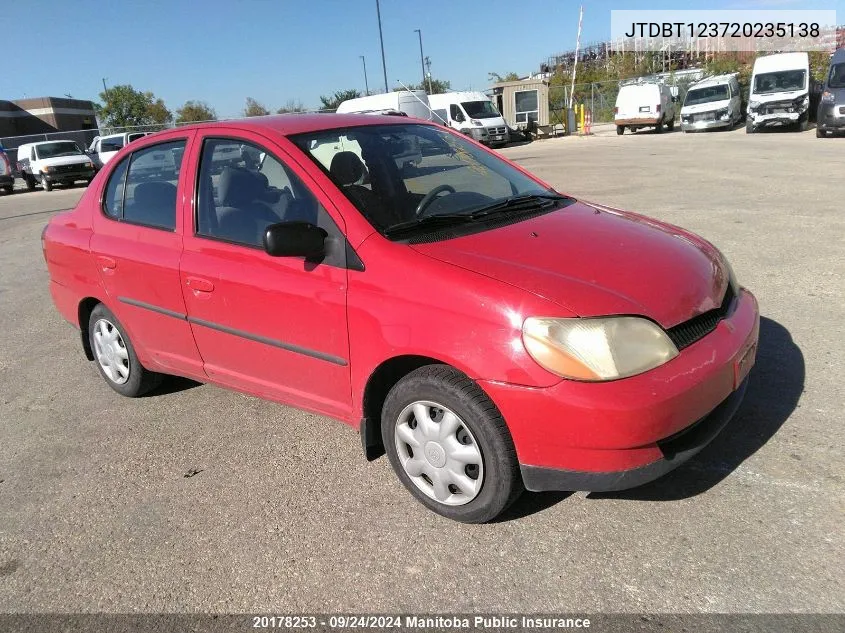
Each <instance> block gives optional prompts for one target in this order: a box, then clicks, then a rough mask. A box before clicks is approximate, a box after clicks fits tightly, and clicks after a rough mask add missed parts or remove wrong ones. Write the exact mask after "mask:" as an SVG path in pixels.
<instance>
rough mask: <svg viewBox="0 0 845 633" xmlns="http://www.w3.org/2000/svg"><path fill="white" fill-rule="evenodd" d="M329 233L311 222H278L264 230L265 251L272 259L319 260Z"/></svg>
mask: <svg viewBox="0 0 845 633" xmlns="http://www.w3.org/2000/svg"><path fill="white" fill-rule="evenodd" d="M326 237H328V233H326V231H325V230H324V229H321V228H320V227H319V226H315V225H313V224H311V223H310V222H278V223H276V224H271V225H270V226H268V227H267V228H266V229H265V230H264V250H265V251H266V252H267V254H268V255H271V256H272V257H305V258H306V259H319V258H320V257H322V256H323V255H325V253H326Z"/></svg>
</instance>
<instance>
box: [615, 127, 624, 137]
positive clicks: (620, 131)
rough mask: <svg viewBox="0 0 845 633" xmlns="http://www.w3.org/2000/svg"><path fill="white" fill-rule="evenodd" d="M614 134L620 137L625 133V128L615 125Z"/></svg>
mask: <svg viewBox="0 0 845 633" xmlns="http://www.w3.org/2000/svg"><path fill="white" fill-rule="evenodd" d="M616 133H617V134H618V135H619V136H622V135H623V134H624V133H625V126H624V125H617V126H616Z"/></svg>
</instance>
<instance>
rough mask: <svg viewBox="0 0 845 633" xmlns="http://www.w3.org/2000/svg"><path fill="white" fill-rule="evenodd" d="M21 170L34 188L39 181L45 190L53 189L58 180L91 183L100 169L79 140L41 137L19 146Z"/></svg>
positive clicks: (27, 186) (64, 182) (26, 181)
mask: <svg viewBox="0 0 845 633" xmlns="http://www.w3.org/2000/svg"><path fill="white" fill-rule="evenodd" d="M18 173H20V175H21V178H23V180H24V182H25V183H26V188H27V189H29V190H30V191H32V190H33V189H35V183H36V182H39V181H40V182H41V188H42V189H44V191H52V189H53V185H54V184H57V183H60V184H63V185H71V184H73V183H74V182H76V181H77V180H84V181H85V182H87V183H90V182H91V180H92V179H93V178H94V174H95V173H96V172H95V170H94V164H93V163H92V162H91V159H90V158H88V156H86V155H85V152H83V151H82V150H81V149H80V148H79V145H77V144H76V142H75V141H41V142H39V143H24V144H23V145H21V146H20V147H18Z"/></svg>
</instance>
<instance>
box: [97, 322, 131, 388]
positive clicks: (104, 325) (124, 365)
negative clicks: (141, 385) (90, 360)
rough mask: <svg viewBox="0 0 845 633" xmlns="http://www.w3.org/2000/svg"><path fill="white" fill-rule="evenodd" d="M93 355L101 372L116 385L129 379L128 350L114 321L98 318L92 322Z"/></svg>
mask: <svg viewBox="0 0 845 633" xmlns="http://www.w3.org/2000/svg"><path fill="white" fill-rule="evenodd" d="M93 339H94V355H95V356H96V357H97V362H98V363H100V367H102V368H103V373H104V374H105V375H106V376H107V377H108V379H109V380H111V381H112V382H113V383H115V384H116V385H122V384H123V383H125V382H126V381H127V380H129V350H128V349H126V344H125V343H124V342H123V337H122V336H121V335H120V332H119V331H118V329H117V328H116V327H115V326H114V323H111V322H110V321H107V320H106V319H98V320H97V322H96V323H94V336H93Z"/></svg>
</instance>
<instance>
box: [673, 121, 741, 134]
mask: <svg viewBox="0 0 845 633" xmlns="http://www.w3.org/2000/svg"><path fill="white" fill-rule="evenodd" d="M731 125H732V121H731V119H713V120H712V121H696V122H694V123H687V122H685V121H684V120H683V119H681V129H682V130H683V131H684V132H695V131H697V130H715V129H718V128H723V127H731Z"/></svg>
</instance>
